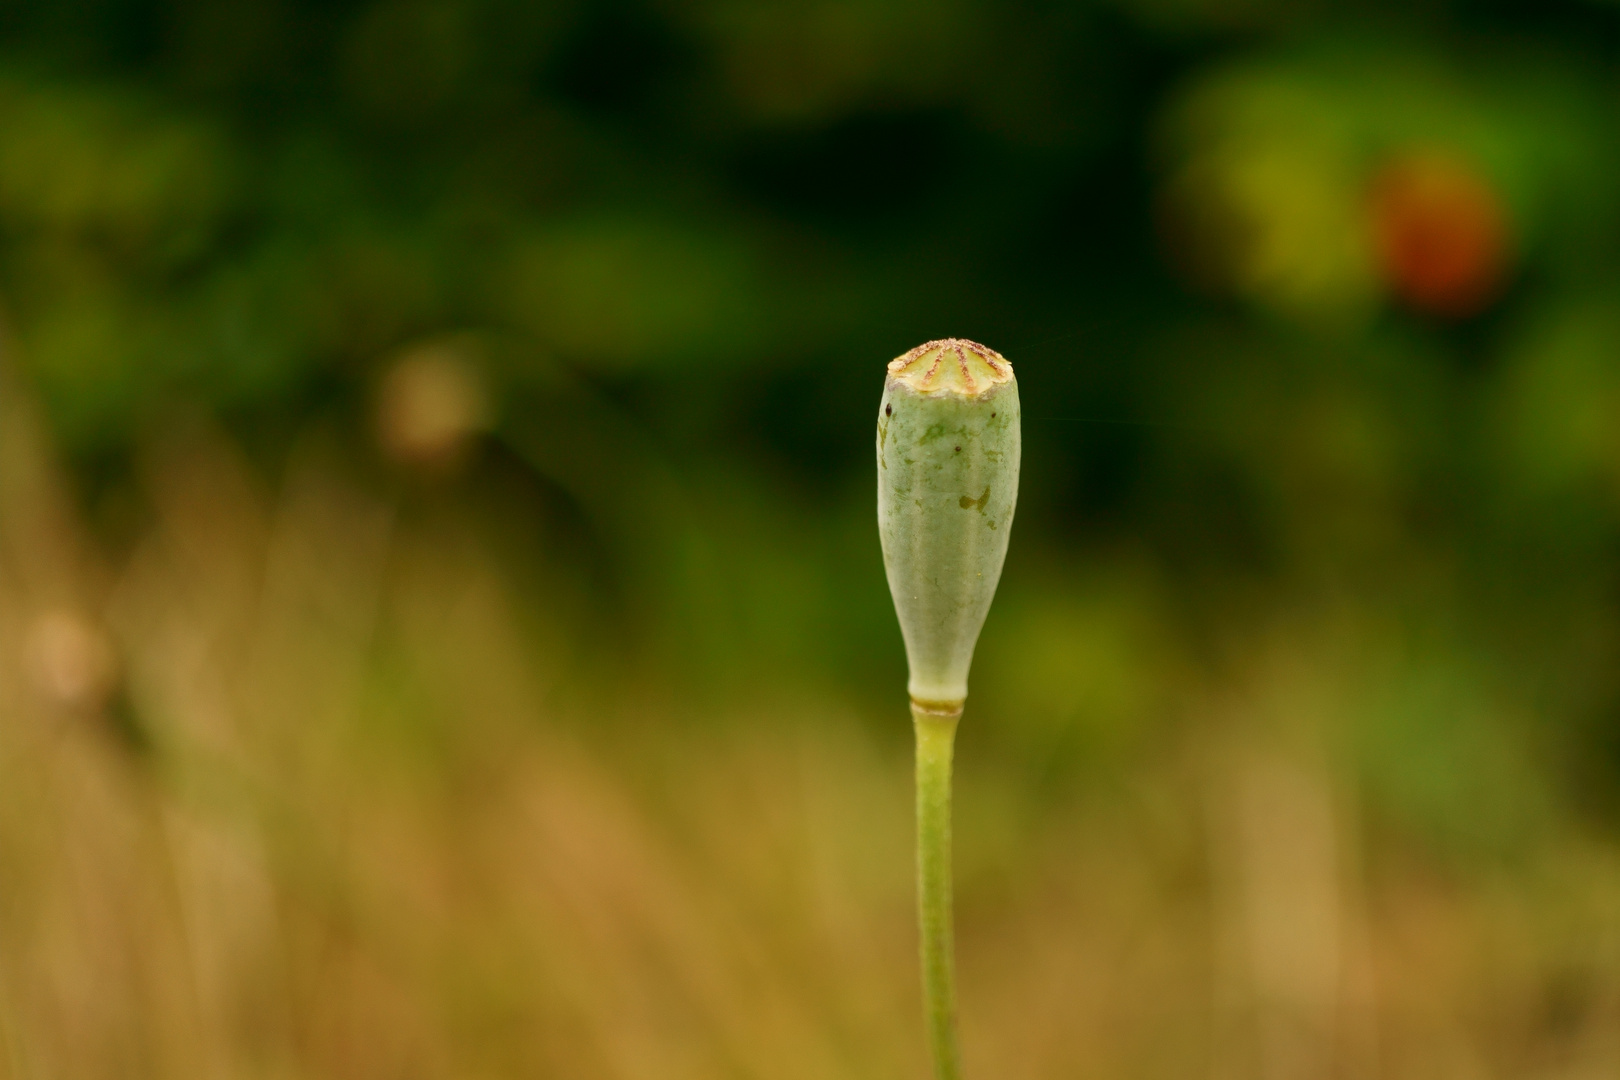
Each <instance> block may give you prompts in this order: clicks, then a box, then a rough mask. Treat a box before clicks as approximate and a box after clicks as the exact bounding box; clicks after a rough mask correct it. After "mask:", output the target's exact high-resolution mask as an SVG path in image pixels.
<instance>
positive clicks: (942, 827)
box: [911, 707, 962, 1080]
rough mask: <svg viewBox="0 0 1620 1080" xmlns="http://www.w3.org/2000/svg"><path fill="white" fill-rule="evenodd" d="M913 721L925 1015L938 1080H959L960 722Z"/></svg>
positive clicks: (917, 715)
mask: <svg viewBox="0 0 1620 1080" xmlns="http://www.w3.org/2000/svg"><path fill="white" fill-rule="evenodd" d="M911 718H912V725H913V727H915V729H916V732H917V910H918V915H919V923H920V929H921V938H922V979H923V1011H924V1014H925V1016H926V1020H927V1024H928V1047H929V1050H930V1051H931V1052H932V1054H933V1058H934V1076H935V1077H936V1078H937V1080H960V1078H961V1076H962V1054H961V1051H960V1050H959V1049H958V1047H957V1043H956V955H955V941H954V932H953V929H952V926H953V923H952V914H951V755H952V751H953V749H954V747H955V743H956V724H957V719H958V717H955V716H938V715H932V714H929V713H926V712H923V711H922V710H920V709H917V708H915V707H913V708H912V710H911Z"/></svg>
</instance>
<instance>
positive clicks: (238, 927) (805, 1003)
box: [0, 384, 1620, 1080]
mask: <svg viewBox="0 0 1620 1080" xmlns="http://www.w3.org/2000/svg"><path fill="white" fill-rule="evenodd" d="M0 389H3V390H4V391H5V394H4V396H3V397H0V403H3V404H0V407H3V410H4V411H3V413H0V1076H4V1077H7V1078H17V1080H24V1078H26V1080H34V1078H58V1077H60V1078H69V1077H72V1078H96V1077H108V1078H111V1077H119V1078H123V1077H152V1078H159V1077H164V1078H167V1077H175V1078H180V1077H188V1078H189V1077H267V1078H270V1077H274V1078H293V1077H343V1078H372V1077H375V1078H379V1080H382V1078H389V1080H394V1078H414V1077H424V1078H426V1077H447V1078H449V1077H456V1078H462V1077H503V1076H509V1077H519V1076H521V1077H566V1078H570V1080H589V1078H597V1077H601V1078H626V1080H629V1078H648V1080H652V1078H659V1080H663V1078H670V1080H685V1078H692V1080H697V1078H712V1077H760V1078H764V1077H773V1078H775V1077H780V1078H784V1080H794V1078H803V1080H811V1078H826V1077H871V1078H888V1077H921V1076H923V1075H924V1068H925V1065H924V1061H923V1055H922V1038H921V1027H920V1024H921V1018H920V1009H919V1003H918V994H917V989H916V973H915V963H914V959H913V947H914V938H913V929H912V907H911V872H910V858H911V853H910V823H909V811H910V801H909V768H908V762H907V761H906V759H905V756H904V753H903V749H902V748H901V746H900V745H899V744H897V743H895V744H891V743H880V742H877V741H874V739H873V738H872V736H871V735H870V734H869V733H868V729H867V728H866V727H863V725H862V724H861V723H860V722H859V717H858V716H857V715H856V711H855V710H856V709H857V708H858V707H859V706H858V705H857V704H852V703H851V702H848V701H840V700H837V699H834V698H830V697H828V696H826V695H825V694H822V695H820V696H817V695H816V694H815V693H814V692H813V691H811V690H809V689H804V690H802V692H799V691H797V690H796V691H795V692H794V693H783V694H782V695H781V700H782V701H783V702H784V704H783V705H782V706H781V707H780V708H770V709H763V710H762V709H761V707H760V706H759V705H758V704H757V700H758V699H756V700H755V703H754V704H752V705H748V706H742V705H739V706H737V707H736V709H735V710H734V715H728V716H725V717H723V718H721V722H718V723H715V724H712V725H708V726H706V727H704V728H703V729H702V730H701V731H694V730H691V729H688V728H683V727H681V726H679V724H678V723H677V722H676V721H675V720H674V718H675V717H676V716H678V715H679V713H680V710H677V709H675V708H673V707H672V706H671V704H670V703H669V701H668V699H667V696H666V695H667V694H668V693H670V692H671V691H670V690H669V689H668V688H661V687H658V686H627V687H622V688H617V689H609V690H596V691H593V692H590V693H581V692H579V688H578V687H576V686H573V685H571V684H572V682H575V681H577V680H579V679H581V678H582V677H583V676H582V675H581V674H580V671H579V670H578V669H577V668H576V667H575V666H574V665H573V663H572V661H570V660H568V659H566V657H567V656H568V649H567V648H565V645H566V643H567V641H568V638H569V627H568V626H567V625H566V620H565V619H563V618H561V617H560V616H559V617H558V618H556V619H553V620H551V621H550V622H549V623H548V622H546V621H545V620H544V619H542V620H541V621H540V623H538V624H536V623H535V622H534V621H533V620H529V619H525V618H522V617H520V616H519V613H517V612H516V611H514V610H513V608H512V605H511V604H510V603H509V602H508V595H509V593H508V589H507V587H506V583H505V582H504V581H503V579H502V576H501V571H500V570H499V560H497V559H495V558H492V557H491V555H490V553H489V552H488V551H487V550H485V549H484V548H483V547H482V546H481V541H480V539H479V534H478V533H477V531H476V530H473V529H470V528H466V527H463V525H462V524H461V523H459V522H458V521H457V520H456V519H455V518H454V516H453V515H452V516H448V517H439V518H434V519H432V520H430V521H422V520H416V519H408V518H407V517H406V516H404V515H401V514H400V513H399V511H398V508H397V507H396V506H394V505H392V504H390V502H389V501H388V499H387V498H386V497H384V496H382V495H379V494H377V493H376V492H375V491H374V490H371V489H370V488H368V487H367V486H366V485H365V484H363V483H359V482H356V481H354V480H352V479H348V478H347V475H348V474H347V473H346V471H345V468H344V466H343V464H342V462H341V459H340V456H339V455H335V454H332V453H328V452H326V451H324V450H323V449H322V446H323V444H322V443H321V441H320V440H319V439H311V440H308V441H307V442H306V443H305V444H304V445H302V446H301V448H300V449H298V450H297V451H295V452H294V453H293V455H292V456H291V459H290V461H289V463H288V465H287V467H286V471H285V473H284V475H283V476H282V478H281V479H280V480H279V481H278V482H277V483H276V485H275V486H274V488H273V489H266V488H265V487H264V486H263V485H262V482H261V481H260V480H258V479H256V478H255V475H254V473H253V471H252V470H251V469H249V468H248V467H247V466H246V465H245V464H244V463H243V462H242V461H241V459H240V457H239V455H238V452H237V450H236V449H235V448H234V447H233V445H232V443H231V441H230V439H229V437H228V436H227V435H226V434H225V433H223V432H221V431H219V430H217V429H214V428H211V427H209V426H208V425H206V424H202V423H199V424H196V425H193V426H191V427H187V426H186V425H177V426H176V427H175V429H174V430H171V431H169V432H168V433H167V434H165V435H163V436H162V437H161V438H156V439H153V440H151V444H150V445H149V446H148V448H147V452H146V454H145V456H144V459H143V462H142V465H141V469H140V483H141V485H142V487H143V489H144V491H145V494H146V497H147V499H148V500H149V503H150V506H151V508H152V510H151V516H150V519H149V520H148V521H146V523H145V524H144V525H143V526H142V527H141V529H140V530H139V532H138V536H137V538H136V541H135V542H134V543H133V545H132V546H131V547H130V548H129V549H128V550H127V551H126V552H124V553H122V554H120V555H118V556H117V557H114V556H112V555H109V554H106V553H104V552H102V551H100V550H98V548H97V545H96V544H95V542H93V541H92V539H91V538H90V536H89V534H88V533H87V532H86V531H85V530H84V529H83V528H82V527H81V526H80V525H79V524H78V523H77V520H76V515H75V512H74V510H73V506H72V500H71V499H70V498H68V497H67V495H66V494H65V492H66V488H65V486H64V485H63V484H62V482H61V480H60V478H59V476H58V474H57V473H56V472H55V471H54V469H53V466H52V465H51V462H50V459H49V454H48V446H47V443H48V440H47V439H45V437H44V436H43V434H42V432H41V430H40V429H39V427H38V425H37V423H35V422H34V421H33V419H32V416H31V414H30V412H29V410H28V407H27V402H26V400H25V399H24V398H22V397H21V396H20V394H19V393H18V391H17V388H16V387H15V386H13V385H11V384H3V385H0ZM559 572H561V571H560V570H559ZM1279 648H1280V649H1281V651H1282V653H1283V657H1282V659H1281V660H1280V661H1278V662H1275V663H1269V662H1268V663H1260V664H1258V666H1257V668H1256V670H1257V672H1258V674H1257V676H1256V678H1255V681H1254V685H1253V686H1252V687H1250V688H1249V690H1248V692H1247V693H1246V694H1245V695H1237V696H1233V695H1232V694H1230V693H1228V694H1226V695H1224V696H1223V695H1221V694H1217V693H1215V692H1214V690H1213V689H1203V690H1200V689H1199V688H1197V687H1194V688H1192V689H1190V690H1189V691H1188V692H1187V693H1186V694H1185V695H1184V697H1185V700H1186V701H1188V702H1189V703H1190V704H1188V705H1187V706H1186V711H1187V713H1188V716H1187V719H1186V722H1185V723H1183V724H1182V725H1180V726H1179V727H1178V728H1177V729H1176V730H1177V731H1179V732H1180V734H1178V735H1176V736H1175V737H1173V738H1169V739H1167V740H1166V743H1165V745H1164V746H1162V747H1159V748H1157V749H1155V750H1154V751H1153V752H1151V753H1148V754H1146V755H1145V756H1144V759H1143V761H1142V762H1141V763H1140V764H1139V765H1137V766H1133V767H1132V771H1131V772H1130V774H1129V775H1128V776H1125V777H1122V778H1117V782H1112V783H1108V784H1097V785H1091V786H1086V787H1083V788H1074V789H1066V790H1065V793H1064V794H1063V796H1062V797H1061V798H1060V799H1058V800H1057V801H1056V803H1055V804H1054V803H1052V802H1050V801H1049V800H1048V801H1045V802H1042V801H1039V800H1035V799H1033V798H1031V797H1030V796H1029V795H1028V794H1027V793H1026V792H1025V791H1024V790H1023V789H1022V785H1021V781H1020V778H1019V776H1017V775H1016V774H1015V773H1014V772H1013V771H1009V770H1008V768H1007V767H1005V766H998V765H994V764H985V763H977V762H975V761H974V760H973V759H972V757H971V756H965V757H964V760H963V763H962V772H961V781H960V782H961V790H960V794H959V797H958V807H959V809H958V815H959V825H958V842H959V848H960V853H959V862H960V867H959V873H960V881H961V885H960V889H961V891H960V897H959V915H958V917H959V921H960V938H961V940H960V949H961V958H960V967H961V982H962V996H963V1000H962V1008H963V1019H962V1022H963V1027H964V1043H965V1049H966V1055H967V1061H968V1065H969V1068H970V1071H971V1074H972V1075H976V1076H997V1077H1006V1078H1019V1080H1025V1078H1027V1080H1035V1078H1054V1080H1055V1078H1059V1077H1074V1076H1094V1077H1167V1078H1168V1077H1177V1078H1179V1077H1189V1076H1209V1077H1216V1078H1233V1080H1236V1078H1239V1077H1260V1078H1262V1080H1293V1078H1300V1080H1304V1078H1308V1077H1391V1078H1412V1080H1419V1078H1422V1080H1437V1078H1457V1080H1463V1078H1473V1077H1510V1076H1511V1077H1531V1076H1533V1077H1568V1078H1576V1077H1600V1076H1603V1077H1608V1076H1614V1075H1617V1074H1620V860H1616V858H1615V853H1614V852H1613V851H1612V850H1610V849H1609V848H1607V847H1605V846H1602V845H1599V844H1598V843H1596V842H1595V841H1583V840H1580V839H1579V838H1577V837H1575V836H1573V835H1572V836H1570V837H1568V838H1567V840H1566V842H1561V843H1560V844H1558V845H1555V846H1553V847H1552V848H1551V849H1549V850H1545V851H1542V852H1540V853H1538V854H1537V855H1536V856H1535V857H1534V858H1532V859H1530V860H1528V861H1527V862H1526V863H1524V864H1523V865H1518V866H1513V867H1498V868H1496V869H1494V870H1487V871H1480V872H1461V871H1457V870H1455V869H1452V868H1448V867H1447V866H1446V865H1445V864H1444V863H1443V862H1441V861H1440V860H1437V859H1434V858H1430V857H1427V856H1426V855H1425V853H1424V852H1423V851H1422V850H1421V849H1420V848H1416V847H1411V846H1406V845H1403V844H1402V843H1401V842H1400V841H1398V840H1395V839H1384V840H1379V841H1377V842H1378V843H1379V844H1381V845H1382V846H1381V847H1379V848H1378V849H1377V850H1370V849H1369V845H1370V844H1372V843H1373V842H1374V841H1373V840H1370V839H1369V838H1370V837H1376V836H1378V835H1379V834H1378V833H1377V832H1376V831H1374V830H1369V829H1368V828H1366V827H1365V822H1363V821H1362V820H1361V817H1362V816H1361V815H1360V814H1359V812H1358V811H1357V809H1356V806H1355V802H1354V792H1353V791H1352V790H1351V789H1350V788H1351V786H1350V785H1349V784H1348V783H1347V782H1345V781H1344V780H1343V779H1342V778H1341V777H1340V776H1339V774H1338V773H1337V772H1336V771H1335V770H1334V768H1333V767H1332V764H1331V762H1330V761H1325V760H1323V759H1321V758H1319V757H1316V756H1313V755H1312V754H1311V753H1308V752H1305V751H1302V750H1300V749H1298V747H1297V746H1294V745H1292V744H1290V743H1287V742H1286V741H1277V740H1272V739H1268V738H1266V737H1265V736H1263V735H1262V734H1261V733H1262V732H1264V731H1265V730H1267V728H1266V727H1265V725H1263V724H1259V723H1248V722H1246V721H1245V719H1244V718H1245V716H1246V715H1248V714H1250V713H1254V712H1264V711H1265V710H1267V709H1272V710H1275V709H1284V710H1286V709H1289V708H1309V705H1308V704H1304V705H1302V704H1300V703H1301V702H1302V701H1308V698H1309V693H1308V692H1306V693H1304V694H1303V695H1302V694H1301V693H1300V691H1299V680H1300V675H1299V672H1300V665H1299V663H1297V662H1296V661H1298V660H1299V659H1300V658H1299V657H1298V656H1294V655H1292V654H1290V653H1289V649H1290V648H1294V649H1298V650H1303V649H1305V648H1306V646H1304V645H1302V644H1299V643H1297V642H1294V643H1291V644H1290V643H1285V644H1284V645H1282V646H1280V647H1279ZM1305 670H1306V672H1307V674H1306V676H1305V678H1306V681H1307V682H1308V681H1309V673H1308V672H1309V668H1308V665H1307V667H1306V669H1305ZM1307 691H1308V687H1307ZM903 721H904V718H903V717H900V718H899V719H898V720H897V722H903ZM968 746H969V747H971V743H969V744H968Z"/></svg>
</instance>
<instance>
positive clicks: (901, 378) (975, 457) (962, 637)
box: [877, 338, 1020, 716]
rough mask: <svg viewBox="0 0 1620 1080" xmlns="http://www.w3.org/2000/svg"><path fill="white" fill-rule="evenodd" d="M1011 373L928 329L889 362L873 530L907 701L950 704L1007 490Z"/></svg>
mask: <svg viewBox="0 0 1620 1080" xmlns="http://www.w3.org/2000/svg"><path fill="white" fill-rule="evenodd" d="M1019 415H1020V410H1019V406H1018V382H1017V380H1016V379H1014V378H1013V371H1012V365H1011V364H1009V363H1008V362H1007V361H1006V359H1005V358H1004V357H1003V356H1002V355H1001V354H1000V353H998V352H996V351H995V350H993V349H987V348H985V347H984V346H983V345H979V344H976V343H974V342H971V341H966V340H962V339H958V338H946V339H944V340H942V341H930V342H929V343H928V344H926V345H919V346H917V347H916V348H915V349H912V350H911V351H910V352H908V353H906V354H905V355H904V356H901V357H899V358H897V359H895V360H894V361H893V362H891V363H890V364H889V371H888V380H887V382H886V383H885V385H884V388H883V403H882V404H881V405H880V406H879V408H878V426H877V460H878V532H879V534H880V535H881V536H882V539H883V562H884V567H885V569H886V570H887V571H888V575H889V591H890V593H891V594H893V596H894V607H895V612H896V613H897V614H898V615H899V617H900V632H901V633H902V634H903V635H904V637H905V641H906V659H907V660H908V662H909V663H910V667H911V679H910V684H909V689H910V692H911V699H912V702H913V705H914V707H915V708H917V709H918V710H920V711H923V712H926V713H937V714H940V715H950V716H953V715H956V714H958V713H960V712H961V710H962V702H963V701H964V700H965V699H966V698H967V681H968V668H969V666H970V665H971V664H972V663H973V647H974V645H976V644H977V643H978V640H979V630H980V629H981V628H982V627H983V626H984V617H985V615H986V614H987V613H988V612H989V610H990V601H991V600H992V599H994V597H995V594H996V583H997V582H998V581H1000V580H1001V565H1002V562H1003V561H1004V560H1005V559H1006V557H1007V535H1008V533H1009V532H1010V531H1011V528H1012V519H1013V508H1014V506H1015V505H1016V504H1017V502H1018V462H1019V449H1020V442H1019Z"/></svg>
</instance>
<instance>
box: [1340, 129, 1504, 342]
mask: <svg viewBox="0 0 1620 1080" xmlns="http://www.w3.org/2000/svg"><path fill="white" fill-rule="evenodd" d="M1370 203H1371V213H1372V226H1373V237H1374V244H1375V247H1376V251H1377V257H1378V260H1379V264H1380V267H1381V269H1382V272H1383V275H1384V278H1385V281H1386V282H1387V284H1388V285H1389V287H1390V289H1391V290H1392V291H1393V292H1394V293H1395V295H1396V296H1398V297H1400V298H1401V299H1402V300H1403V301H1405V302H1406V303H1407V304H1409V305H1410V306H1411V307H1413V308H1415V309H1417V310H1419V311H1423V312H1428V313H1430V314H1434V315H1442V316H1447V317H1450V318H1467V317H1468V316H1471V315H1477V314H1479V313H1480V312H1482V311H1484V310H1485V309H1486V308H1488V307H1490V305H1491V303H1492V302H1493V301H1495V300H1496V298H1497V297H1498V296H1499V295H1500V294H1501V291H1502V285H1503V282H1504V280H1505V278H1506V276H1507V271H1508V268H1509V263H1510V262H1511V259H1512V253H1511V251H1510V243H1509V236H1508V231H1509V230H1508V220H1507V212H1506V210H1505V208H1504V207H1503V205H1502V200H1501V198H1500V197H1499V196H1498V195H1497V193H1496V190H1495V189H1494V188H1492V187H1491V185H1490V184H1489V182H1488V181H1486V180H1485V178H1483V177H1482V176H1480V174H1479V172H1478V171H1477V170H1476V169H1474V168H1472V167H1471V166H1470V165H1468V164H1467V163H1465V162H1463V161H1460V160H1458V159H1456V158H1454V157H1450V156H1447V155H1444V154H1439V153H1432V152H1422V153H1413V154H1407V155H1403V156H1401V157H1399V158H1396V159H1394V160H1392V161H1390V162H1389V163H1388V164H1386V165H1385V166H1384V167H1383V168H1382V169H1381V170H1380V171H1379V172H1378V174H1377V175H1376V176H1375V177H1374V179H1373V183H1372V190H1371V199H1370Z"/></svg>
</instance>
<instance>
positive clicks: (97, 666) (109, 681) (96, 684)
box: [23, 608, 118, 711]
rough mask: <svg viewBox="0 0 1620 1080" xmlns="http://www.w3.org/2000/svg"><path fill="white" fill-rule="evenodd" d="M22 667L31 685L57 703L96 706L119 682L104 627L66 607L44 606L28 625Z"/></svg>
mask: <svg viewBox="0 0 1620 1080" xmlns="http://www.w3.org/2000/svg"><path fill="white" fill-rule="evenodd" d="M23 667H24V670H25V671H26V672H27V675H28V679H29V681H30V682H31V683H32V684H33V688H34V691H35V692H36V693H37V694H39V696H40V697H42V698H44V699H45V700H46V701H48V702H49V703H50V704H51V705H52V706H54V707H56V708H59V709H70V710H75V711H89V710H94V709H99V708H100V707H101V706H103V705H105V704H106V702H107V699H108V698H109V697H111V696H112V692H113V690H114V689H115V688H116V687H117V685H118V659H117V654H116V652H115V651H114V649H113V645H112V642H111V641H110V640H109V639H108V637H107V634H106V632H105V631H104V630H102V629H101V627H99V626H97V625H96V624H95V623H94V622H92V621H90V620H89V619H88V618H86V617H85V616H83V615H81V614H79V613H78V612H75V611H71V610H68V609H65V608H59V609H55V610H51V611H47V612H45V613H44V614H42V615H40V616H39V617H37V618H36V619H35V620H34V622H33V624H32V625H31V626H30V627H29V628H28V632H27V635H26V637H25V638H24V641H23Z"/></svg>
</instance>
